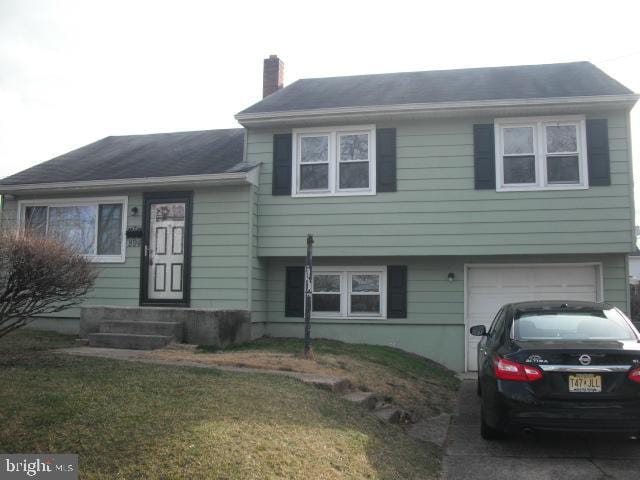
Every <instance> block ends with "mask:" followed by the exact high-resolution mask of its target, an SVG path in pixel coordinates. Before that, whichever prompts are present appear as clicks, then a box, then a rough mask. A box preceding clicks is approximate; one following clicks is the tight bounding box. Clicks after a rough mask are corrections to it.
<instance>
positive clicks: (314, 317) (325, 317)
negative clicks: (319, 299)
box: [311, 315, 387, 320]
mask: <svg viewBox="0 0 640 480" xmlns="http://www.w3.org/2000/svg"><path fill="white" fill-rule="evenodd" d="M311 320H387V317H380V316H378V317H375V316H370V315H368V316H353V315H350V316H348V317H343V316H341V315H322V316H317V315H311Z"/></svg>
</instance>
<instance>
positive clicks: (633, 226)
mask: <svg viewBox="0 0 640 480" xmlns="http://www.w3.org/2000/svg"><path fill="white" fill-rule="evenodd" d="M632 108H633V107H629V109H628V110H627V119H626V120H627V151H628V152H629V197H630V199H629V200H630V203H629V204H630V205H631V252H633V251H635V250H636V248H637V238H636V207H635V195H634V191H633V190H634V188H633V187H634V181H633V145H632V144H633V142H632V138H631V109H632ZM624 259H625V262H624V270H625V276H626V284H627V287H626V298H627V314H628V315H629V316H630V315H631V292H630V287H629V254H628V253H627V254H626V255H625V256H624Z"/></svg>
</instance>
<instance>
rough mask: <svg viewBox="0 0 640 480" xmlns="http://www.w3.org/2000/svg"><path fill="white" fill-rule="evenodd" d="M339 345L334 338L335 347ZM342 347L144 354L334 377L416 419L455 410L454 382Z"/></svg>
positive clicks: (186, 348)
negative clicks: (305, 351)
mask: <svg viewBox="0 0 640 480" xmlns="http://www.w3.org/2000/svg"><path fill="white" fill-rule="evenodd" d="M283 341H284V342H286V341H288V340H283ZM273 342H277V340H270V343H273ZM338 343H339V342H332V344H334V345H335V344H338ZM342 345H344V346H345V348H344V353H342V354H337V353H326V352H322V350H320V351H316V352H315V360H307V359H305V358H303V357H302V356H301V355H300V354H297V353H288V352H282V351H275V350H276V348H274V349H273V350H268V349H267V350H259V349H248V350H242V349H238V350H230V351H220V352H206V353H203V352H201V351H199V350H198V349H197V348H196V347H194V346H192V345H174V346H171V347H169V348H165V349H162V350H155V351H151V352H147V353H145V354H144V356H145V357H148V358H155V359H161V360H165V361H177V362H183V361H187V362H196V363H201V364H205V365H219V366H230V367H247V368H258V369H268V370H281V371H291V372H302V373H313V374H318V375H330V376H335V377H340V378H346V379H347V380H349V381H350V382H351V384H352V385H353V386H354V388H355V389H357V390H363V391H372V392H376V393H378V394H381V395H384V396H387V397H390V398H391V399H393V401H394V402H395V403H397V404H399V405H400V406H402V407H403V408H405V409H406V410H408V411H410V412H412V413H414V415H415V416H416V417H425V416H432V415H437V414H439V413H441V412H448V411H450V409H451V406H452V405H453V403H454V401H455V400H454V399H455V389H454V388H451V385H448V384H443V383H442V382H440V381H438V379H437V378H432V377H431V376H430V375H428V374H424V375H419V374H415V373H412V372H402V371H399V370H398V369H396V368H390V367H389V366H387V365H382V364H379V363H376V362H374V361H368V360H365V359H362V358H358V356H354V355H350V354H349V346H348V344H342ZM370 348H372V349H377V348H384V347H374V346H371V347H370ZM405 355H408V354H405Z"/></svg>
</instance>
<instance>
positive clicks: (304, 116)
mask: <svg viewBox="0 0 640 480" xmlns="http://www.w3.org/2000/svg"><path fill="white" fill-rule="evenodd" d="M638 99H640V95H637V94H625V95H597V96H584V97H554V98H525V99H507V100H481V101H461V102H438V103H412V104H402V105H372V106H364V107H336V108H318V109H313V110H288V111H279V112H263V113H238V114H237V115H236V116H235V118H236V120H237V121H238V122H239V123H240V124H242V125H244V126H252V125H265V124H270V123H278V122H283V121H286V122H291V121H305V120H313V119H318V118H323V117H334V116H337V117H341V118H344V117H345V116H353V117H364V116H367V117H374V116H376V115H379V116H390V115H416V114H421V113H422V114H428V113H438V112H466V111H468V112H470V113H472V112H474V111H478V110H487V109H492V108H508V107H535V106H569V105H585V106H588V105H599V104H620V103H623V104H629V105H633V104H634V103H635V102H636V101H637V100H638Z"/></svg>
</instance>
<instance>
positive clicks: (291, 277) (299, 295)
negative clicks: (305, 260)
mask: <svg viewBox="0 0 640 480" xmlns="http://www.w3.org/2000/svg"><path fill="white" fill-rule="evenodd" d="M284 316H285V317H304V267H287V274H286V279H285V294H284Z"/></svg>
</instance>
